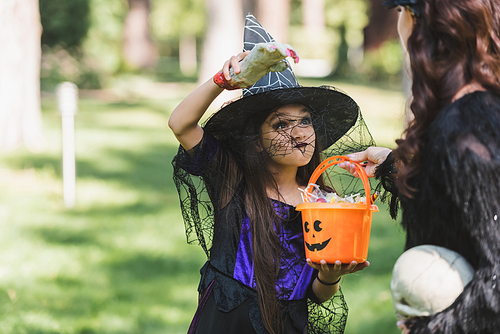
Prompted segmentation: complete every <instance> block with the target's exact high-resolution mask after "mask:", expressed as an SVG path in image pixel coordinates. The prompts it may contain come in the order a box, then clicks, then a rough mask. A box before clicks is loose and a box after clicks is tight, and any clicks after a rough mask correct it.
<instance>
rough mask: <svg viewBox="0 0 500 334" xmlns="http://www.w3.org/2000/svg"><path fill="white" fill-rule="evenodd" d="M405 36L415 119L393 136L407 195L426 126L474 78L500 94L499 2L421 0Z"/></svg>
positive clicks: (400, 180) (400, 182)
mask: <svg viewBox="0 0 500 334" xmlns="http://www.w3.org/2000/svg"><path fill="white" fill-rule="evenodd" d="M420 9H421V10H420V15H419V16H418V17H415V18H414V27H413V32H412V34H411V36H410V38H409V39H408V53H409V55H410V67H411V73H412V76H413V86H412V93H413V101H412V103H411V111H412V113H413V115H414V119H413V120H412V121H411V122H410V123H409V125H408V126H407V128H406V129H405V131H404V139H398V140H397V141H396V143H397V144H398V147H397V149H395V150H394V152H393V154H394V156H395V157H396V158H397V159H398V160H399V161H400V162H401V163H402V167H400V172H399V174H398V178H397V184H398V188H399V190H400V192H401V193H402V194H403V195H405V196H408V197H412V194H413V193H414V192H415V191H416V189H414V188H412V187H410V185H409V184H408V180H409V179H410V178H411V177H412V176H414V175H415V174H417V173H418V171H419V170H420V165H421V150H422V148H423V146H424V144H425V142H426V139H425V138H426V133H427V129H428V127H429V125H430V124H431V123H432V122H433V121H434V119H435V118H436V117H437V115H438V114H439V112H440V111H441V110H442V109H443V108H444V107H446V106H447V105H449V104H450V103H451V102H452V99H453V97H454V96H455V94H456V93H457V92H458V91H459V90H460V89H461V88H462V87H463V86H465V85H467V84H468V83H471V82H473V81H476V82H478V83H479V84H480V85H482V86H483V87H484V88H486V89H487V90H491V91H494V92H496V93H499V94H500V81H499V80H500V37H499V33H500V30H499V29H500V25H499V15H500V5H499V4H498V1H493V0H420Z"/></svg>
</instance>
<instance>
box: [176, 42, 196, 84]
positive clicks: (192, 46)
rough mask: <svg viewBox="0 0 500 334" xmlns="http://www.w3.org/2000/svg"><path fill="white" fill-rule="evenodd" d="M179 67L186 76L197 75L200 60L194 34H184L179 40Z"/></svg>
mask: <svg viewBox="0 0 500 334" xmlns="http://www.w3.org/2000/svg"><path fill="white" fill-rule="evenodd" d="M179 67H180V69H181V73H182V74H183V75H185V76H192V75H194V74H196V70H197V67H198V60H197V53H196V36H195V35H193V34H182V35H181V36H180V38H179Z"/></svg>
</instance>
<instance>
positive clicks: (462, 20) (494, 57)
mask: <svg viewBox="0 0 500 334" xmlns="http://www.w3.org/2000/svg"><path fill="white" fill-rule="evenodd" d="M385 4H386V5H387V6H389V7H391V8H393V7H397V9H398V10H399V11H400V14H399V22H398V31H399V34H400V37H401V40H402V41H403V43H404V45H405V47H406V48H407V51H408V53H409V56H410V67H411V73H412V76H413V86H412V93H413V100H412V101H411V111H412V113H413V116H414V119H413V120H412V121H411V122H410V123H409V125H408V126H407V128H406V130H405V132H404V138H403V139H399V140H397V141H396V143H397V148H396V149H395V150H394V151H392V153H391V152H390V150H388V149H385V148H377V147H372V148H369V149H367V150H365V151H363V152H361V153H358V154H354V155H353V160H354V161H368V163H367V165H366V171H367V173H368V174H371V175H372V176H373V175H375V176H376V177H378V178H381V179H382V181H383V183H384V185H385V186H384V187H385V188H386V189H388V190H390V191H391V192H392V195H393V197H392V201H391V213H392V214H393V215H395V214H396V208H397V202H398V201H400V202H401V207H402V211H403V216H402V225H403V227H404V228H405V230H406V232H407V236H406V249H409V248H412V247H414V246H417V245H423V244H431V245H436V246H442V247H445V248H448V249H450V250H452V251H455V252H457V253H459V254H460V255H462V256H463V257H464V258H465V259H466V260H467V261H468V262H469V263H470V264H471V265H472V267H473V268H474V270H475V275H474V278H473V280H472V281H471V283H470V284H469V285H468V286H467V287H466V288H465V289H464V291H463V293H462V294H461V295H460V296H459V297H458V298H457V299H456V301H455V302H454V303H453V304H452V305H451V306H450V307H448V308H447V309H445V310H443V311H442V312H439V313H437V314H435V315H432V316H430V317H424V318H420V319H416V320H414V321H407V322H406V323H405V325H404V326H402V328H403V329H404V330H405V331H409V333H412V334H413V333H500V291H499V286H498V284H497V281H498V279H499V277H500V224H499V219H498V216H499V215H500V132H499V129H500V95H499V94H500V37H499V32H500V26H499V16H500V3H499V2H498V1H496V0H448V1H445V0H399V1H398V0H392V1H386V2H385ZM386 157H388V158H387V160H386ZM344 167H346V168H352V166H344Z"/></svg>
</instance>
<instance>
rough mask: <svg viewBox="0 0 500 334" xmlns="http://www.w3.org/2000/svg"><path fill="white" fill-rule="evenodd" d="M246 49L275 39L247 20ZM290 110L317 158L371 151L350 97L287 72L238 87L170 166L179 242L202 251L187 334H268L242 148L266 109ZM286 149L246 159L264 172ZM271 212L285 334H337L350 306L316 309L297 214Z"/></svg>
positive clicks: (348, 183) (353, 187)
mask: <svg viewBox="0 0 500 334" xmlns="http://www.w3.org/2000/svg"><path fill="white" fill-rule="evenodd" d="M244 41H245V43H244V46H245V50H252V48H254V46H255V45H256V44H258V43H269V42H273V41H274V40H273V39H272V37H271V36H270V35H269V34H268V33H267V32H266V31H265V29H264V28H263V27H262V26H260V24H259V23H258V22H257V20H255V18H254V17H253V16H252V15H250V14H249V15H248V16H247V20H246V25H245V34H244ZM287 104H299V105H302V106H304V107H306V108H307V110H308V112H309V114H310V117H311V119H310V126H312V127H313V129H314V133H315V136H316V137H315V143H314V145H316V146H314V149H315V151H316V153H317V154H319V155H320V157H321V158H322V159H326V158H328V157H331V156H333V155H342V154H347V153H352V152H357V151H359V150H363V149H365V148H367V147H368V146H372V145H373V144H374V142H373V139H372V137H371V135H370V133H369V132H368V129H367V128H366V124H365V123H364V121H363V118H362V117H361V113H360V110H359V107H358V105H357V104H356V102H355V101H354V100H353V99H352V98H350V97H349V96H348V95H347V94H345V93H343V92H340V91H339V90H337V89H335V88H334V87H324V86H323V87H301V86H300V85H299V84H298V82H297V80H296V78H295V75H294V74H293V71H292V70H291V68H287V69H286V70H284V71H282V72H269V73H268V74H267V75H265V76H264V77H262V78H261V79H260V80H259V81H257V82H256V83H255V84H254V85H253V86H252V87H250V88H249V89H243V97H242V98H241V99H238V100H236V101H232V102H231V103H230V104H228V105H225V106H224V107H223V108H222V109H220V110H219V111H217V112H216V113H215V114H213V115H212V116H211V117H210V119H209V120H208V121H207V122H206V123H205V124H204V125H203V129H204V136H203V138H202V140H201V142H200V143H199V144H198V145H197V146H196V147H194V148H193V149H192V150H191V151H190V152H186V151H185V150H184V149H183V148H182V147H180V149H179V152H178V154H177V156H176V157H175V158H174V160H173V162H172V163H173V166H174V182H175V184H176V186H177V190H178V192H179V198H180V201H181V210H182V215H183V218H184V223H185V226H186V234H187V237H188V242H190V243H196V244H199V245H200V246H201V247H202V248H203V250H204V251H205V253H206V255H207V263H206V264H205V266H204V267H203V268H202V270H201V274H202V277H201V280H200V285H199V291H200V296H201V299H200V303H199V307H198V310H197V313H196V315H195V317H194V319H193V322H192V324H191V327H190V329H189V334H194V333H205V334H209V333H237V334H245V333H259V334H265V333H267V330H266V329H265V327H264V323H263V320H262V316H261V311H260V308H259V303H258V296H257V290H256V279H255V275H254V260H253V243H254V241H253V239H252V229H251V227H252V226H253V225H252V224H258V223H259V222H257V223H256V222H250V219H249V216H248V211H249V210H248V208H249V207H248V204H247V202H246V200H247V197H246V195H247V192H246V190H247V189H248V188H250V184H248V183H247V182H246V180H247V177H248V176H250V175H255V173H257V172H256V171H255V170H250V169H249V168H247V165H246V163H245V161H246V160H247V158H248V156H249V155H251V154H250V153H248V151H249V147H255V146H256V143H258V140H259V138H261V137H262V135H261V134H260V132H261V130H260V129H261V125H262V123H263V122H264V121H265V119H266V118H267V116H268V115H270V114H271V112H273V110H276V109H273V108H278V107H280V106H283V105H287ZM297 126H302V125H297ZM308 126H309V125H308ZM256 129H258V130H256ZM285 140H287V141H292V140H293V138H285ZM284 147H285V148H286V147H287V146H286V145H283V144H281V143H280V140H274V144H271V145H269V146H268V147H267V148H266V150H265V152H260V153H255V155H254V156H252V158H256V159H259V160H258V161H259V163H261V165H263V166H267V163H269V159H270V157H272V156H277V155H279V156H284V155H286V154H289V153H290V152H288V151H287V150H286V149H283V148H284ZM299 168H300V167H299ZM297 173H299V171H298V172H297ZM311 173H312V172H311ZM324 175H329V176H330V179H331V180H333V181H337V184H334V182H329V183H330V184H328V186H331V187H333V188H335V189H336V190H337V191H338V192H339V194H340V195H343V194H344V193H348V194H351V193H358V192H364V191H360V189H363V185H362V182H361V181H360V180H358V179H356V178H353V177H344V178H339V177H336V176H338V173H337V174H336V173H334V172H328V173H324ZM307 177H310V175H309V176H307ZM306 181H307V180H306ZM297 192H298V190H297ZM252 204H253V203H252ZM252 204H250V205H252ZM269 205H272V207H273V209H274V212H276V214H277V217H279V218H278V219H275V217H274V216H273V217H269V219H270V222H272V224H273V226H274V229H275V232H276V236H277V238H278V239H279V246H280V255H279V267H280V268H279V272H278V275H277V278H276V280H275V282H274V285H275V289H276V296H277V298H278V301H279V307H280V311H281V315H282V320H283V325H284V327H285V328H284V333H287V334H293V333H296V334H302V333H308V334H333V333H336V334H341V333H343V332H344V328H345V324H346V320H347V304H346V303H345V301H344V298H343V295H342V292H341V291H339V292H337V294H335V295H334V296H333V297H332V298H331V299H330V300H328V301H326V302H324V303H319V302H318V300H317V298H316V296H315V295H314V293H313V292H312V282H313V281H314V279H315V277H316V276H317V271H316V270H313V268H312V267H310V266H309V265H308V264H307V263H306V259H305V248H304V239H303V232H302V219H301V215H300V212H298V211H296V210H295V208H294V207H293V206H290V205H288V204H285V203H282V202H279V201H277V200H273V199H269ZM264 223H268V222H264ZM255 237H256V238H257V237H258V236H255Z"/></svg>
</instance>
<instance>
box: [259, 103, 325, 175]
mask: <svg viewBox="0 0 500 334" xmlns="http://www.w3.org/2000/svg"><path fill="white" fill-rule="evenodd" d="M261 133H262V135H261V140H262V147H263V149H264V150H265V151H266V152H267V153H268V154H269V156H270V157H271V159H272V161H273V163H274V164H276V165H278V166H304V165H307V164H308V163H309V161H310V160H311V158H312V156H313V154H314V150H315V141H316V134H315V132H314V127H313V125H312V119H311V115H310V114H309V111H308V110H307V109H306V108H305V107H304V106H302V105H295V104H294V105H285V106H282V107H280V108H278V109H277V110H276V111H275V112H272V113H271V114H270V115H269V116H268V117H267V119H266V121H265V122H264V124H263V125H262V126H261Z"/></svg>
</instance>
